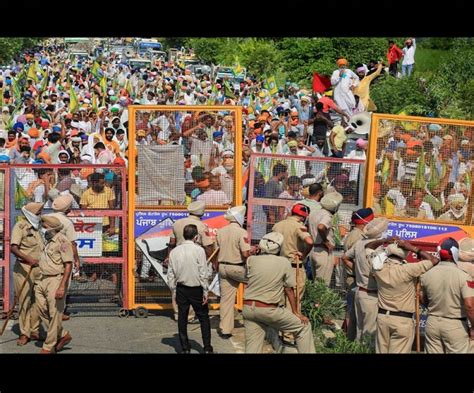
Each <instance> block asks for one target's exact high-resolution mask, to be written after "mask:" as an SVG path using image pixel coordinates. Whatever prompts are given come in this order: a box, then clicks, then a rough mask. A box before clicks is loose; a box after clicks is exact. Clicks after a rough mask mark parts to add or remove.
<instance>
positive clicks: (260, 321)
mask: <svg viewBox="0 0 474 393" xmlns="http://www.w3.org/2000/svg"><path fill="white" fill-rule="evenodd" d="M242 315H243V317H244V326H245V353H262V352H263V343H264V339H265V333H266V329H267V328H269V327H271V328H274V329H276V330H279V331H282V332H284V333H290V334H292V335H294V336H295V338H296V347H297V349H298V353H315V350H314V341H313V332H312V329H311V323H308V324H306V325H305V324H304V323H303V322H301V320H300V319H299V318H298V317H297V316H296V315H295V314H293V313H292V312H291V311H288V310H287V309H286V308H283V307H255V306H249V305H244V309H243V312H242Z"/></svg>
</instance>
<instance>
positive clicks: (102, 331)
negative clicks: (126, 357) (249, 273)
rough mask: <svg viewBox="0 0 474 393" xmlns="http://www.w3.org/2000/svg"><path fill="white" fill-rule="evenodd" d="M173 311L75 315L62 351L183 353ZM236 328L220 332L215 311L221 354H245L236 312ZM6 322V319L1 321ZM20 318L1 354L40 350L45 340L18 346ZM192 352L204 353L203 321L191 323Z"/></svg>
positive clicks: (0, 343)
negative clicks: (228, 332)
mask: <svg viewBox="0 0 474 393" xmlns="http://www.w3.org/2000/svg"><path fill="white" fill-rule="evenodd" d="M171 315H172V314H161V315H149V316H148V318H135V317H133V316H131V317H129V318H119V317H117V316H108V317H91V316H84V317H81V316H72V317H71V319H70V320H69V321H66V322H64V327H66V328H67V329H69V330H70V332H71V335H72V337H73V340H72V341H71V342H70V343H69V344H68V345H67V346H66V347H65V348H64V350H63V351H61V354H63V353H64V354H68V353H123V354H130V353H171V354H173V353H177V352H180V344H179V339H178V335H177V332H178V326H177V324H176V322H174V321H173V319H172V318H171ZM236 319H237V320H236V329H235V330H234V336H233V337H232V338H230V339H229V340H223V339H221V338H220V337H219V336H218V334H217V330H216V329H217V327H218V324H219V316H218V312H217V311H212V312H211V329H212V331H211V334H212V345H213V347H214V351H215V352H217V353H244V328H243V323H242V320H241V315H240V314H238V313H236ZM0 322H3V321H0ZM18 334H19V333H18V321H10V322H9V324H8V327H7V329H6V330H5V332H4V334H3V336H1V337H0V353H38V352H39V351H40V349H41V343H39V342H30V343H28V344H27V345H25V346H23V347H19V346H17V345H16V339H17V338H18ZM188 335H189V339H190V343H191V348H192V349H191V353H202V351H203V349H202V339H201V330H200V327H199V324H197V325H194V324H193V325H188Z"/></svg>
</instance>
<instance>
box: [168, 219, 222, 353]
mask: <svg viewBox="0 0 474 393" xmlns="http://www.w3.org/2000/svg"><path fill="white" fill-rule="evenodd" d="M183 237H184V242H183V243H181V245H179V246H177V247H176V248H174V249H173V250H172V251H171V252H170V256H169V266H168V285H169V287H170V289H171V291H175V290H176V303H177V304H178V334H179V341H180V343H181V348H182V353H190V345H189V341H188V332H187V330H188V314H189V306H190V305H191V306H192V307H193V309H194V311H195V313H196V316H197V317H198V319H199V324H200V325H201V335H202V340H203V344H204V353H212V352H213V348H212V346H211V323H210V320H209V308H208V305H207V301H208V285H209V284H208V279H209V269H208V264H207V260H206V253H205V252H204V249H203V248H202V247H200V246H199V245H197V244H195V242H196V241H197V240H198V230H197V227H196V225H194V224H189V225H186V226H185V227H184V229H183Z"/></svg>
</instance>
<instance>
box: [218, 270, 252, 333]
mask: <svg viewBox="0 0 474 393" xmlns="http://www.w3.org/2000/svg"><path fill="white" fill-rule="evenodd" d="M241 282H247V269H246V268H245V266H237V265H223V264H219V285H220V287H221V300H220V305H219V316H220V323H219V328H220V329H221V333H222V334H232V330H233V329H234V305H235V295H236V294H237V288H238V287H239V285H240V283H241Z"/></svg>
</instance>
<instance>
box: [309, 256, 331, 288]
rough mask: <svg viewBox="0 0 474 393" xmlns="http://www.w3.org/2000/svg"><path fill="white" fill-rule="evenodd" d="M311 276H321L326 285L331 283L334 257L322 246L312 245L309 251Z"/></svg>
mask: <svg viewBox="0 0 474 393" xmlns="http://www.w3.org/2000/svg"><path fill="white" fill-rule="evenodd" d="M309 258H310V260H311V270H312V271H313V277H314V278H315V279H316V278H321V279H322V280H323V281H324V282H325V283H326V285H327V286H329V285H330V284H331V278H332V272H333V270H334V257H333V255H332V254H331V255H330V254H329V253H328V251H327V250H326V249H325V248H323V247H314V248H313V249H312V250H311V252H310V253H309Z"/></svg>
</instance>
